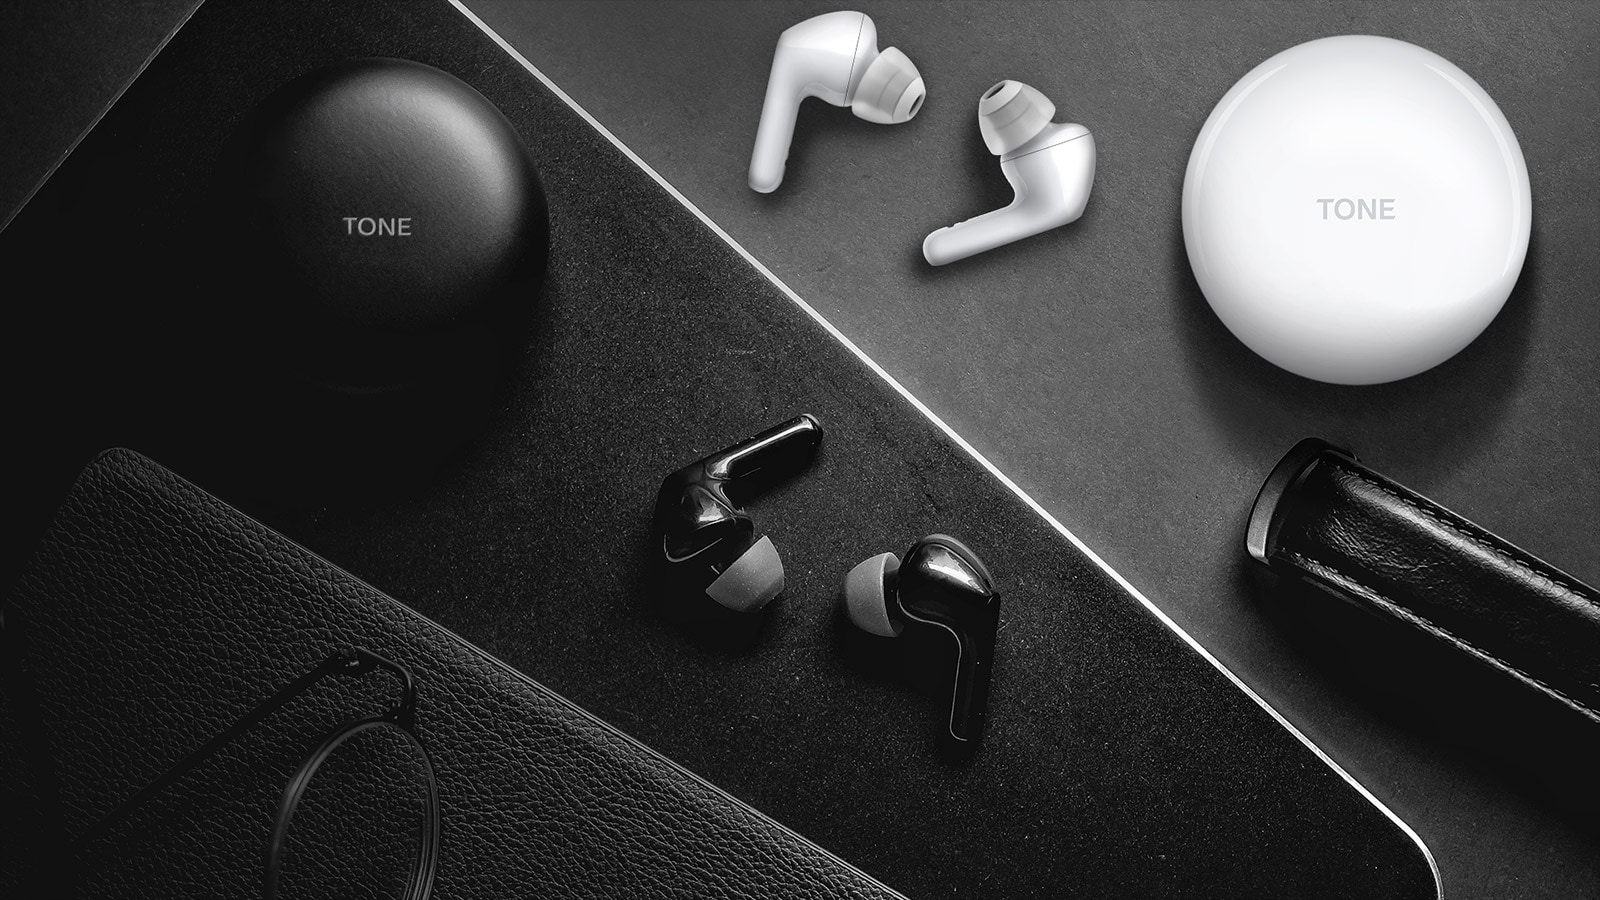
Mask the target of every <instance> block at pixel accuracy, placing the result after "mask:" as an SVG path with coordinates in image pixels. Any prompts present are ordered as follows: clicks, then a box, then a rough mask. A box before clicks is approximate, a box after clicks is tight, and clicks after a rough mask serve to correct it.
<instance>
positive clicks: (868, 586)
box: [844, 553, 904, 637]
mask: <svg viewBox="0 0 1600 900" xmlns="http://www.w3.org/2000/svg"><path fill="white" fill-rule="evenodd" d="M899 568H900V559H899V558H898V557H896V556H895V555H894V554H893V553H880V554H878V555H877V556H874V557H871V558H869V559H866V560H863V561H862V562H861V563H859V564H857V565H856V567H855V568H853V569H851V570H850V574H849V575H846V576H845V579H844V602H845V611H846V612H847V613H848V614H849V616H850V621H851V623H853V624H854V625H855V626H856V627H857V628H860V629H861V630H862V631H865V632H868V633H869V634H875V635H878V636H879V637H899V636H900V632H901V630H902V629H903V628H904V626H903V625H902V624H901V623H900V622H899V621H897V619H896V618H895V617H893V616H891V615H890V614H889V602H890V600H889V598H888V597H887V596H885V580H886V578H887V577H888V576H890V575H893V574H894V572H895V571H897V570H898V569H899Z"/></svg>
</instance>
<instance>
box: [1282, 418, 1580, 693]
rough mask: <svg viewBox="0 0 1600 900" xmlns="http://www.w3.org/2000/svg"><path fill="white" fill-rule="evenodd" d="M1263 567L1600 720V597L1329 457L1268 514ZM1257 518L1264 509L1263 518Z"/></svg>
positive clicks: (1302, 475) (1340, 456)
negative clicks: (1305, 581)
mask: <svg viewBox="0 0 1600 900" xmlns="http://www.w3.org/2000/svg"><path fill="white" fill-rule="evenodd" d="M1270 510H1271V513H1270V514H1271V516H1272V520H1273V521H1274V522H1276V523H1277V528H1276V529H1275V531H1274V532H1273V533H1272V534H1271V535H1270V536H1269V538H1268V542H1267V544H1266V545H1265V546H1264V548H1263V550H1264V554H1265V556H1266V562H1267V563H1268V564H1270V565H1271V566H1272V568H1273V569H1274V570H1276V571H1278V572H1280V573H1282V574H1284V575H1287V576H1289V577H1295V576H1304V577H1307V578H1310V579H1311V580H1313V581H1315V582H1317V583H1319V584H1321V585H1322V586H1324V587H1327V588H1329V589H1331V590H1333V591H1335V592H1336V593H1339V594H1341V595H1343V596H1344V597H1345V599H1348V600H1350V601H1351V602H1353V603H1356V604H1357V605H1360V606H1364V607H1368V608H1369V609H1371V611H1372V612H1374V613H1377V614H1379V615H1381V616H1385V617H1390V618H1393V619H1394V620H1395V621H1396V622H1397V623H1399V624H1401V625H1404V626H1406V627H1411V628H1417V629H1420V630H1421V631H1423V632H1425V633H1427V634H1429V635H1431V636H1432V637H1434V638H1436V639H1438V640H1440V641H1443V642H1445V643H1446V644H1449V645H1451V646H1453V647H1456V648H1458V649H1460V650H1461V651H1462V652H1464V653H1467V654H1468V655H1470V656H1473V657H1476V658H1478V659H1481V660H1483V661H1484V662H1486V663H1488V664H1490V665H1492V666H1494V667H1495V668H1497V669H1499V670H1501V671H1504V672H1505V673H1507V674H1508V675H1511V676H1513V677H1515V678H1517V679H1518V680H1520V681H1522V682H1524V683H1526V684H1527V685H1529V686H1530V687H1533V688H1535V689H1537V690H1540V691H1542V692H1544V693H1545V694H1546V695H1548V696H1549V697H1550V698H1551V699H1553V700H1556V701H1558V702H1560V703H1563V704H1565V705H1567V706H1568V707H1570V708H1571V709H1572V711H1573V712H1575V713H1577V714H1579V715H1583V716H1586V717H1588V718H1589V719H1592V720H1595V721H1596V722H1600V593H1596V591H1595V589H1594V588H1592V587H1590V586H1589V585H1586V584H1584V583H1582V582H1580V581H1578V580H1577V579H1575V578H1573V577H1572V576H1571V575H1569V574H1567V573H1565V572H1562V571H1560V570H1559V569H1556V568H1555V567H1554V566H1552V565H1550V564H1549V563H1547V562H1545V561H1544V560H1541V559H1539V558H1538V557H1536V556H1533V555H1532V554H1529V553H1528V552H1527V551H1525V550H1523V549H1521V548H1519V547H1517V546H1515V545H1513V544H1511V543H1509V542H1507V541H1506V540H1504V539H1503V538H1501V537H1499V536H1497V535H1495V534H1493V533H1492V532H1489V531H1486V530H1485V529H1483V528H1481V527H1479V526H1478V525H1476V524H1474V523H1472V522H1469V521H1467V520H1466V519H1464V518H1462V517H1461V516H1459V515H1457V514H1456V513H1453V512H1451V511H1450V510H1448V509H1445V508H1444V507H1442V506H1440V505H1439V504H1437V503H1434V502H1433V501H1431V500H1429V499H1428V498H1426V497H1423V496H1421V495H1419V494H1417V493H1416V492H1415V491H1412V490H1410V489H1409V488H1407V487H1405V486H1404V485H1401V484H1397V483H1395V482H1394V481H1393V480H1391V479H1388V478H1385V477H1383V476H1382V475H1380V474H1378V473H1377V472H1375V471H1373V470H1372V469H1370V468H1368V467H1367V466H1365V465H1363V464H1362V463H1360V462H1357V461H1355V460H1354V459H1352V458H1350V457H1349V456H1347V455H1345V454H1344V453H1342V452H1339V451H1337V450H1331V449H1323V450H1322V451H1321V452H1320V453H1318V454H1317V455H1316V456H1315V457H1314V458H1312V459H1310V460H1309V461H1307V463H1306V465H1305V467H1304V468H1302V469H1301V470H1300V471H1299V473H1298V475H1297V477H1295V479H1294V481H1293V484H1292V485H1291V486H1289V488H1288V489H1287V490H1286V491H1284V492H1283V494H1282V495H1281V497H1280V499H1278V500H1276V502H1273V503H1272V504H1271V506H1270ZM1257 514H1260V511H1258V512H1257Z"/></svg>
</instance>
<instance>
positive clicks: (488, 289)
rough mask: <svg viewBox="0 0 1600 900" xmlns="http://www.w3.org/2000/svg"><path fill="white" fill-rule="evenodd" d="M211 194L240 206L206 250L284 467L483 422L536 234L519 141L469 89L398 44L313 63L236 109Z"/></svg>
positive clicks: (336, 474) (382, 461)
mask: <svg viewBox="0 0 1600 900" xmlns="http://www.w3.org/2000/svg"><path fill="white" fill-rule="evenodd" d="M212 200H213V202H215V203H216V204H218V205H220V206H224V207H226V208H227V210H228V212H229V214H228V216H227V221H230V222H238V223H242V225H241V227H239V228H236V229H232V230H230V232H229V233H227V234H225V235H219V236H217V238H216V240H217V246H216V252H217V256H218V259H217V262H219V263H220V264H221V265H222V266H223V268H224V269H225V270H226V271H227V274H226V282H227V283H228V285H229V286H230V287H229V290H230V291H231V292H234V293H235V295H236V298H237V300H236V303H235V305H234V308H233V312H234V313H235V315H234V316H233V317H232V320H233V326H234V328H236V329H237V332H236V334H237V337H238V338H239V341H238V346H240V347H241V348H243V351H242V352H243V355H242V356H241V358H240V361H241V363H243V368H244V369H246V370H247V371H248V375H249V377H248V379H247V380H248V382H249V384H250V389H249V390H248V391H247V392H246V395H247V397H248V399H247V400H246V402H245V404H244V406H246V407H247V409H246V411H245V412H246V415H247V416H249V417H250V418H251V419H252V420H253V422H254V424H255V426H256V427H255V434H256V439H258V440H259V441H261V442H262V443H263V444H264V445H266V446H268V447H270V448H272V452H273V453H274V454H277V455H278V457H279V460H280V463H281V464H283V465H286V466H287V467H288V468H289V471H292V472H295V473H296V475H295V477H296V478H297V479H298V478H302V477H305V478H310V480H311V481H312V482H313V484H317V483H326V482H330V481H332V482H338V483H340V484H346V483H349V482H350V481H351V480H352V479H355V480H357V481H360V480H364V479H366V476H369V475H374V474H380V475H383V476H385V477H388V476H394V475H406V474H408V473H415V472H416V471H417V470H418V469H419V467H425V464H426V463H428V462H431V461H436V460H437V459H438V458H439V456H440V455H441V454H442V453H445V452H448V451H449V450H450V449H452V448H453V447H455V446H456V445H458V444H459V443H460V442H461V441H462V440H464V439H466V438H467V437H468V436H470V435H471V434H472V433H473V432H474V431H475V430H476V429H477V428H478V427H479V426H480V425H481V424H482V421H483V419H484V417H485V416H486V415H487V412H488V410H489V409H490V408H491V407H492V405H493V396H494V393H495V391H496V389H497V386H498V384H499V381H500V379H501V378H502V377H503V376H504V374H505V372H506V370H507V369H508V366H509V363H510V361H511V360H512V359H513V358H514V357H515V356H516V354H517V353H518V351H519V350H520V348H521V347H523V346H525V345H526V333H527V332H526V328H527V323H528V322H529V321H531V318H532V316H531V313H532V307H533V305H534V304H535V303H536V301H537V293H538V287H539V281H540V278H541V276H542V274H543V271H544V267H545V263H546V258H547V254H548V246H549V215H548V211H547V207H546V203H545V197H544V191H543V188H542V186H541V184H540V181H539V177H538V173H537V172H536V170H535V168H534V164H533V161H532V158H531V156H530V154H529V151H528V148H527V145H526V144H525V143H524V141H523V138H522V137H521V136H520V135H519V134H518V133H517V131H516V130H515V128H514V127H513V126H512V125H511V123H510V122H509V121H508V120H507V119H506V117H505V116H504V115H503V114H502V113H501V112H500V111H499V110H498V109H496V108H495V106H494V105H493V104H491V103H490V102H489V101H488V100H487V99H486V98H484V96H483V95H482V94H480V93H478V92H477V91H476V90H474V89H473V88H472V87H471V86H469V85H467V84H466V83H465V82H463V81H461V80H460V79H458V78H456V77H454V76H452V75H449V74H447V73H445V72H443V71H440V70H439V69H436V68H433V67H431V66H427V65H423V64H421V63H417V62H412V61H409V60H401V59H387V58H368V59H353V60H348V61H344V62H340V63H337V64H334V65H331V66H327V67H324V68H320V69H317V70H315V71H313V72H310V73H308V74H306V75H304V76H301V77H300V78H297V79H296V80H294V81H293V82H291V83H289V84H287V85H285V86H284V87H282V88H281V89H279V90H277V91H275V92H274V93H273V94H272V95H271V96H269V97H268V98H267V99H266V100H265V101H263V102H262V103H261V104H260V105H258V106H257V107H256V108H255V109H253V110H252V111H251V112H250V113H249V114H248V115H247V116H246V117H245V118H244V119H243V120H242V122H241V124H240V125H239V127H238V128H237V129H236V130H235V132H234V133H233V135H232V136H231V137H230V138H229V140H228V142H227V145H226V146H225V148H224V150H223V153H222V155H221V157H220V158H219V160H218V164H217V167H216V171H215V189H214V191H213V196H212ZM319 474H320V475H323V476H328V477H323V478H317V477H314V476H317V475H319Z"/></svg>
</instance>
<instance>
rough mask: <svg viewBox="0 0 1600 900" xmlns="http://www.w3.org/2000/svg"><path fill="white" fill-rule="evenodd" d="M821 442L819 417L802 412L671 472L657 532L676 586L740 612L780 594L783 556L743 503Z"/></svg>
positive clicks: (796, 467)
mask: <svg viewBox="0 0 1600 900" xmlns="http://www.w3.org/2000/svg"><path fill="white" fill-rule="evenodd" d="M821 442H822V426H821V425H820V424H819V423H818V422H817V420H816V417H814V416H812V415H810V414H805V415H800V416H796V417H795V418H793V419H790V420H789V421H787V422H784V423H783V424H781V425H777V426H775V427H773V428H769V429H767V430H766V431H763V432H761V433H760V434H758V435H756V436H755V437H751V438H746V439H745V440H742V441H740V442H739V443H737V444H734V445H733V446H731V447H728V448H727V449H725V450H719V451H717V452H716V453H713V454H711V455H710V456H707V457H705V458H703V459H699V460H696V461H694V462H692V463H690V464H689V465H687V466H684V467H683V468H681V469H679V470H677V471H676V472H673V473H672V474H671V475H668V476H667V477H666V480H665V481H663V482H662V483H661V491H660V493H658V494H657V495H656V511H655V521H654V525H655V527H654V533H655V539H656V540H657V541H659V547H658V550H657V551H656V552H659V554H660V559H661V562H662V566H663V571H664V573H665V578H666V579H667V580H668V582H669V587H670V588H671V589H672V590H673V591H674V592H676V593H679V594H681V595H696V594H704V595H705V596H706V597H709V598H710V599H711V600H713V601H715V602H716V603H717V604H718V605H719V606H722V607H724V608H726V609H729V610H732V611H734V612H738V613H745V612H753V611H755V610H758V609H760V608H761V607H763V606H765V605H766V604H767V603H768V602H769V601H770V600H772V598H773V597H776V596H777V595H778V592H779V591H781V590H783V563H782V561H781V560H779V559H778V551H777V549H776V548H775V547H773V545H772V539H771V538H768V537H766V536H765V535H762V534H760V533H758V532H757V531H756V530H755V523H754V522H752V521H751V520H750V515H749V514H748V513H746V512H745V511H744V510H743V509H742V508H741V506H742V505H743V504H744V503H745V502H746V501H748V500H749V499H750V498H751V497H753V496H754V495H755V494H757V493H759V492H760V491H761V490H762V489H764V488H765V487H767V486H769V485H770V484H772V483H773V482H775V481H777V480H779V479H781V478H782V477H783V476H786V475H790V474H793V473H794V472H796V471H798V470H799V469H800V468H802V467H803V466H804V465H805V464H806V463H808V462H809V461H810V460H811V457H812V456H813V455H814V453H815V451H816V449H817V444H819V443H821Z"/></svg>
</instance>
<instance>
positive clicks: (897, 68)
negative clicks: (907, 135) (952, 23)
mask: <svg viewBox="0 0 1600 900" xmlns="http://www.w3.org/2000/svg"><path fill="white" fill-rule="evenodd" d="M927 95H928V88H927V85H925V84H924V83H923V81H922V73H920V72H918V71H917V67H916V64H915V63H913V62H912V61H911V59H910V58H909V57H907V56H906V55H905V54H904V53H901V52H900V51H899V50H898V49H897V48H894V47H890V48H888V49H886V50H884V51H882V52H880V53H879V54H878V56H877V58H876V59H874V60H873V61H872V64H871V65H869V66H867V71H866V72H864V73H863V74H862V76H861V83H860V84H858V85H856V93H855V99H854V100H852V101H850V111H851V112H853V113H855V114H856V115H857V116H859V117H860V118H863V119H866V120H867V121H868V122H876V123H877V124H879V125H895V124H899V123H900V122H908V121H910V120H911V118H912V117H913V116H915V115H916V114H917V112H918V111H920V110H921V109H922V101H923V99H924V98H925V97H927Z"/></svg>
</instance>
